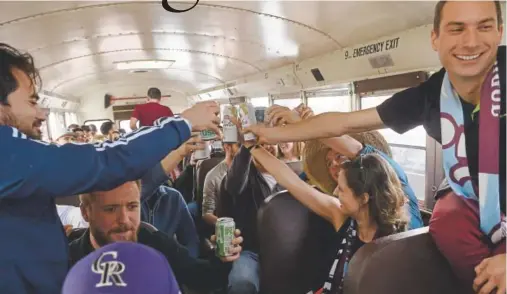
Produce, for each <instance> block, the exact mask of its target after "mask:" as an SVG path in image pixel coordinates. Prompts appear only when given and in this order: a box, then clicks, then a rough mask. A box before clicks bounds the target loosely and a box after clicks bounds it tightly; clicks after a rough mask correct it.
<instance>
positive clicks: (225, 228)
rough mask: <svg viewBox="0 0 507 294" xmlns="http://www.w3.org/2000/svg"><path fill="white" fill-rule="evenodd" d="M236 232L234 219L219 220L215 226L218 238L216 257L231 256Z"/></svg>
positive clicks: (224, 218)
mask: <svg viewBox="0 0 507 294" xmlns="http://www.w3.org/2000/svg"><path fill="white" fill-rule="evenodd" d="M235 230H236V224H235V223H234V219H232V218H230V217H221V218H219V219H218V220H217V223H216V226H215V236H216V238H217V245H216V249H215V250H216V255H217V256H218V257H226V256H231V255H232V254H231V253H230V250H231V249H232V247H233V246H234V245H233V244H232V240H234V231H235Z"/></svg>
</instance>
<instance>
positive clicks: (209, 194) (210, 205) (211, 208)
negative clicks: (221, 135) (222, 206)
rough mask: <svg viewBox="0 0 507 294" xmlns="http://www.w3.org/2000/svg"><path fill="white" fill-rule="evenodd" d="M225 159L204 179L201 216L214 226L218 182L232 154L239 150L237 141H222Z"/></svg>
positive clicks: (230, 161) (228, 165)
mask: <svg viewBox="0 0 507 294" xmlns="http://www.w3.org/2000/svg"><path fill="white" fill-rule="evenodd" d="M223 145H224V150H225V159H224V161H222V162H220V163H219V164H218V165H217V166H215V167H214V168H213V169H212V170H210V171H209V172H208V174H207V175H206V178H205V179H204V187H203V199H202V218H203V220H204V221H205V222H206V223H207V224H209V225H212V226H215V223H216V221H217V217H216V215H215V209H216V199H217V197H218V194H219V193H220V184H221V183H222V180H223V178H224V177H225V175H226V174H227V170H228V169H229V167H230V166H231V164H232V160H233V159H234V156H235V155H236V153H237V152H238V150H239V144H238V143H224V144H223Z"/></svg>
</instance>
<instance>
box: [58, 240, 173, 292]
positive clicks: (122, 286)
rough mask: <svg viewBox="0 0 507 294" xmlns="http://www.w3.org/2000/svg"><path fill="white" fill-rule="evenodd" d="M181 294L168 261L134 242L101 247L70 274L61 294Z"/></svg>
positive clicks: (75, 266) (156, 252) (72, 269)
mask: <svg viewBox="0 0 507 294" xmlns="http://www.w3.org/2000/svg"><path fill="white" fill-rule="evenodd" d="M96 293H97V294H98V293H104V294H105V293H107V294H137V293H139V294H181V292H180V289H179V286H178V282H176V279H175V277H174V274H173V272H172V270H171V267H170V266H169V264H168V263H167V259H166V258H165V256H164V255H162V254H161V253H160V252H158V251H156V250H155V249H152V248H150V247H148V246H145V245H142V244H138V243H134V242H117V243H113V244H109V245H107V246H104V247H101V248H99V249H97V250H95V251H94V252H92V253H90V254H89V255H87V256H86V257H85V258H83V259H81V260H80V261H79V262H77V263H76V264H75V265H74V266H73V267H72V268H71V269H70V271H69V273H68V274H67V277H66V278H65V282H64V284H63V290H62V294H96Z"/></svg>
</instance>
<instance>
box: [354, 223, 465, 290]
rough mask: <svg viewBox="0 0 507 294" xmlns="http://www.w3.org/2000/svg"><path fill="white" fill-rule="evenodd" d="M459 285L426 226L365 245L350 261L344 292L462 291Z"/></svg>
mask: <svg viewBox="0 0 507 294" xmlns="http://www.w3.org/2000/svg"><path fill="white" fill-rule="evenodd" d="M457 285H458V283H457V280H456V278H455V277H454V275H453V273H452V271H451V268H450V266H449V264H448V263H447V261H446V260H445V258H444V257H443V256H442V255H441V254H440V252H439V251H438V249H437V247H436V246H435V244H434V243H433V240H432V238H431V236H430V234H429V232H428V227H424V228H420V229H416V230H411V231H407V232H404V233H399V234H394V235H391V236H387V237H383V238H380V239H377V240H375V241H374V242H371V243H368V244H365V245H363V246H362V247H361V248H360V249H359V250H358V251H357V252H356V253H355V254H354V256H353V257H352V259H351V261H350V264H349V268H348V271H347V275H346V277H345V281H344V293H347V294H366V293H375V294H390V293H411V294H426V293H432V294H440V293H441V294H453V293H462V292H461V291H459V289H458V287H457Z"/></svg>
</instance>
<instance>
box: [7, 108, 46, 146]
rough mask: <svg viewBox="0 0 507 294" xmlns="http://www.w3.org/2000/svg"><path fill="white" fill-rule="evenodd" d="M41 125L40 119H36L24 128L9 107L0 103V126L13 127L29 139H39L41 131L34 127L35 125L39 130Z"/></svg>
mask: <svg viewBox="0 0 507 294" xmlns="http://www.w3.org/2000/svg"><path fill="white" fill-rule="evenodd" d="M41 125H42V121H41V120H38V119H37V120H36V121H35V122H33V123H32V126H31V128H29V129H24V128H23V127H22V126H21V124H20V123H19V121H18V119H17V118H16V116H15V115H14V114H13V113H12V111H11V110H10V107H9V106H6V105H0V126H9V127H14V128H16V129H18V130H19V131H21V132H22V133H23V134H25V135H27V136H28V137H29V138H30V139H35V140H40V139H41V138H42V133H41V132H40V131H36V130H35V128H36V127H37V128H38V129H39V130H40V126H41Z"/></svg>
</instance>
